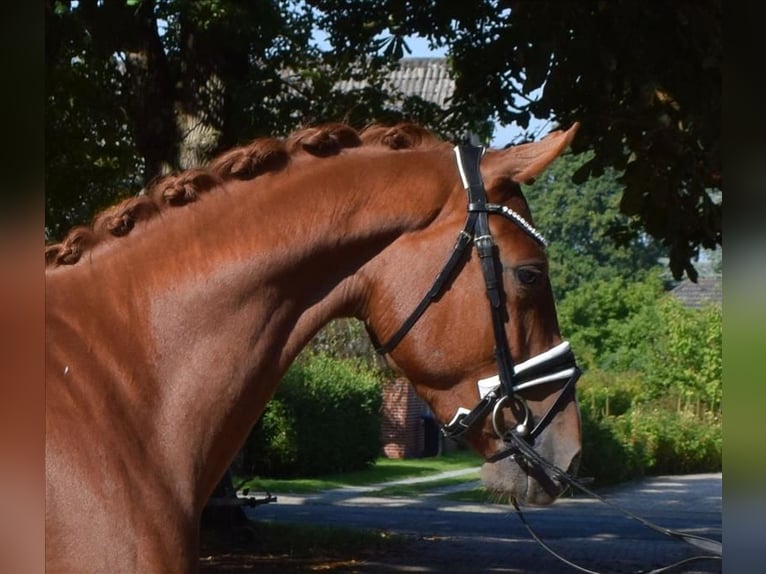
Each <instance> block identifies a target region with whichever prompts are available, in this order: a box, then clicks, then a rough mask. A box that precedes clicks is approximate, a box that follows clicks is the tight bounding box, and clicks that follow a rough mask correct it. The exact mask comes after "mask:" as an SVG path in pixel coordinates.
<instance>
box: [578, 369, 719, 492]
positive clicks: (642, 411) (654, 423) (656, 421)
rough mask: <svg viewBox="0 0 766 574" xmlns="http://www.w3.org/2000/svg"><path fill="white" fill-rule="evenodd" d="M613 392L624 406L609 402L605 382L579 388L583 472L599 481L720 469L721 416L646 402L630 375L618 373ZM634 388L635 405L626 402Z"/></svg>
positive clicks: (632, 402)
mask: <svg viewBox="0 0 766 574" xmlns="http://www.w3.org/2000/svg"><path fill="white" fill-rule="evenodd" d="M609 388H610V389H611V390H610V392H611V393H612V395H613V396H614V397H620V398H619V399H618V400H617V401H615V403H616V404H619V407H616V408H614V409H613V410H612V411H611V412H610V411H608V410H607V409H606V408H605V404H606V400H605V398H604V397H605V393H604V388H603V387H601V386H600V385H599V384H598V383H595V384H591V385H590V386H587V385H584V386H583V388H582V389H581V391H580V393H579V397H580V412H581V416H582V430H583V456H582V462H581V465H580V475H582V476H592V477H593V478H594V479H595V483H596V484H599V485H603V484H613V483H617V482H621V481H624V480H630V479H633V478H638V477H641V476H644V475H656V474H684V473H694V472H716V471H720V470H721V469H722V455H723V432H722V423H721V419H720V417H718V416H716V415H715V414H714V413H709V412H708V413H702V414H698V413H696V412H695V411H694V410H688V409H687V410H678V409H677V408H676V407H675V406H669V405H667V404H665V403H664V402H662V401H657V402H646V401H645V400H644V399H643V398H642V397H641V393H640V387H637V386H635V380H632V379H631V378H630V377H619V376H618V377H615V380H614V381H613V382H612V383H611V384H610V387H609ZM631 393H632V399H630V406H629V407H628V408H624V407H625V402H626V401H627V400H629V399H628V396H629V395H630V394H631Z"/></svg>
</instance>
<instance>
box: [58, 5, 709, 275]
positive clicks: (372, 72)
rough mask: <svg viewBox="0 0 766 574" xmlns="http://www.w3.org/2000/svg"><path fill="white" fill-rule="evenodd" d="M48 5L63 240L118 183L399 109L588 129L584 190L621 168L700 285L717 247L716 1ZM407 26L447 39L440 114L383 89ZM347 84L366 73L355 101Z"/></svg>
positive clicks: (451, 122) (630, 195)
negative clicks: (700, 271) (247, 143)
mask: <svg viewBox="0 0 766 574" xmlns="http://www.w3.org/2000/svg"><path fill="white" fill-rule="evenodd" d="M45 5H46V50H47V59H46V62H47V66H46V68H47V70H46V80H47V85H48V86H49V88H48V93H47V106H48V113H47V114H46V124H47V125H46V132H47V133H46V143H47V144H48V150H47V153H46V159H47V163H48V178H49V179H48V193H47V198H48V199H47V212H46V216H47V220H46V224H47V227H48V229H49V232H50V233H51V234H52V235H53V236H56V235H59V234H60V232H61V231H62V228H66V227H68V226H69V225H71V224H72V223H81V222H82V216H83V215H85V214H87V213H90V212H92V210H93V206H96V205H100V204H103V203H107V202H109V201H110V200H111V199H113V197H114V194H115V193H116V191H115V190H119V189H122V188H125V189H131V190H135V189H134V188H135V187H136V186H139V185H140V184H143V183H146V182H147V180H148V179H150V178H151V177H154V176H156V175H157V174H158V173H162V172H163V171H166V170H171V169H178V168H183V167H187V166H188V165H189V164H190V163H194V162H195V161H198V160H200V159H202V158H204V157H206V156H209V154H211V153H213V152H214V151H216V150H217V149H220V148H221V147H226V146H228V145H232V144H233V143H236V142H239V141H241V140H243V139H251V138H253V137H255V136H258V135H262V134H265V133H272V134H280V133H284V132H286V131H289V130H291V129H293V128H295V127H296V126H299V125H302V124H306V123H312V122H316V121H324V120H338V119H342V120H346V121H349V122H350V123H353V124H358V125H361V124H363V123H365V122H367V121H370V120H372V119H379V120H380V119H382V120H387V119H393V118H401V117H405V116H406V117H409V118H410V119H414V120H417V121H420V122H421V123H424V124H425V125H427V126H429V127H432V128H437V129H438V130H440V131H442V133H458V130H459V128H460V127H461V126H462V127H465V126H469V125H473V126H475V125H481V124H482V122H486V121H487V119H488V118H494V119H497V120H499V121H501V122H502V123H506V124H509V123H513V122H516V123H518V124H519V125H520V126H522V127H523V128H526V127H528V126H529V122H530V120H531V119H532V118H542V119H547V120H550V122H551V123H552V124H555V123H558V124H561V125H564V126H566V125H569V124H571V123H572V122H575V121H578V122H580V123H581V129H580V131H579V133H578V136H577V138H576V139H575V141H574V144H573V149H574V151H575V152H576V153H582V152H586V151H588V152H593V153H592V154H590V155H588V156H587V158H588V159H587V161H585V162H584V163H583V165H582V166H581V167H580V169H578V170H577V171H576V172H575V173H574V174H573V177H574V181H575V183H582V182H584V181H585V180H586V179H588V178H589V177H594V176H599V175H600V174H602V173H604V172H605V170H607V169H608V168H613V169H614V170H615V171H616V173H617V174H619V177H620V179H621V181H622V183H623V184H624V187H623V189H622V195H621V198H620V203H619V205H620V210H621V211H622V213H623V214H625V215H627V216H631V217H635V218H636V221H637V222H639V223H640V225H641V226H642V228H643V230H644V231H645V232H646V233H648V234H649V235H650V236H652V237H654V238H656V239H657V240H659V241H662V242H663V244H664V245H665V247H666V249H667V250H668V253H669V259H670V268H671V270H672V272H673V274H674V276H675V277H676V278H680V277H681V276H682V275H683V274H684V273H687V274H688V275H689V276H690V277H692V278H694V277H695V276H696V271H695V269H694V267H693V265H692V261H693V259H694V257H695V254H696V253H697V251H698V250H699V248H700V247H704V248H715V247H716V246H717V245H720V244H721V241H722V236H721V205H720V204H719V203H718V202H716V201H714V200H713V199H712V197H714V194H712V193H711V192H718V191H722V188H723V181H722V177H721V146H720V141H721V129H720V115H721V109H722V107H721V65H722V8H721V2H720V0H679V1H674V2H670V1H662V2H652V3H646V2H643V3H642V2H634V1H632V0H613V1H610V2H605V1H603V0H583V1H580V2H558V1H553V0H536V1H534V2H531V1H528V0H472V1H465V2H452V1H451V0H450V1H448V0H425V1H423V2H405V1H402V0H372V1H370V0H297V1H291V2H277V1H276V0H264V1H259V2H250V1H246V0H79V1H78V2H69V1H65V0H46V3H45ZM316 34H319V35H322V36H323V37H324V38H326V40H327V48H326V49H323V48H320V47H319V45H318V44H317V42H316V41H315V40H314V37H315V35H316ZM412 35H417V36H421V37H424V38H427V39H428V40H429V41H430V42H431V44H432V46H434V47H444V48H446V50H447V53H448V55H449V58H450V62H451V63H452V67H453V69H454V74H455V79H456V93H455V94H454V98H453V99H452V102H451V104H450V105H449V107H448V109H446V110H440V109H438V108H435V107H434V106H429V105H427V104H425V103H424V102H423V101H422V100H420V101H417V100H409V101H407V102H405V103H404V104H403V105H395V98H391V97H390V95H389V94H386V93H385V92H386V91H385V89H384V81H383V80H384V78H385V75H386V72H387V71H388V70H389V69H390V67H391V66H393V65H395V63H396V61H397V60H398V58H400V57H401V56H404V55H406V54H407V50H408V46H407V38H408V37H409V36H412ZM344 78H345V79H348V78H356V79H364V80H365V81H366V82H367V84H366V87H363V88H359V89H357V90H355V91H353V92H351V93H348V92H346V93H344V92H341V91H339V90H338V89H337V85H338V81H339V80H340V79H344ZM485 135H488V134H486V133H485ZM138 166H141V169H142V171H143V173H139V172H138V170H137V167H138ZM107 182H111V183H112V185H111V186H110V187H107V185H106V183H107Z"/></svg>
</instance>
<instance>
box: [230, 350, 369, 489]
mask: <svg viewBox="0 0 766 574" xmlns="http://www.w3.org/2000/svg"><path fill="white" fill-rule="evenodd" d="M381 403H382V399H381V392H380V383H379V381H378V377H377V376H376V374H375V372H374V371H373V370H372V369H370V368H369V367H366V366H364V365H363V364H362V363H360V362H358V361H353V360H349V359H335V358H331V357H329V356H327V355H325V354H322V353H316V354H308V355H306V356H304V357H302V358H301V359H299V360H298V361H297V362H296V363H294V364H293V365H292V366H291V367H290V369H289V370H288V372H287V374H286V375H285V376H284V378H283V379H282V382H281V383H280V385H279V387H278V389H277V391H276V393H275V395H274V397H273V398H272V399H271V401H270V402H269V404H268V405H267V407H266V410H265V412H264V413H263V416H262V417H261V419H260V420H259V421H258V423H257V424H256V425H255V427H254V428H253V430H252V432H251V433H250V436H249V437H248V439H247V441H246V443H245V446H244V448H243V449H242V453H241V468H240V469H238V473H240V474H256V475H260V476H273V477H294V476H316V475H320V474H329V473H336V472H346V471H349V470H357V469H361V468H365V467H366V466H368V465H369V464H371V463H372V462H373V461H374V460H375V459H376V457H377V456H378V454H379V452H380V407H381Z"/></svg>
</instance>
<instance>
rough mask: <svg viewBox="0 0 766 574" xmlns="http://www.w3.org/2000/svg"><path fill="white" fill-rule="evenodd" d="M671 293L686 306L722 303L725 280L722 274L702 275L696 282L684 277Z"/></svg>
mask: <svg viewBox="0 0 766 574" xmlns="http://www.w3.org/2000/svg"><path fill="white" fill-rule="evenodd" d="M671 293H672V294H673V295H674V296H675V297H676V298H677V299H678V300H679V301H681V303H683V304H684V306H686V307H693V308H697V309H698V308H700V307H704V306H705V305H709V304H710V303H715V304H717V305H721V304H722V301H723V281H722V278H721V276H717V277H700V278H698V279H697V282H696V283H692V282H691V281H689V280H688V279H684V280H683V281H681V283H679V284H678V285H677V286H676V287H675V288H674V289H673V290H672V291H671Z"/></svg>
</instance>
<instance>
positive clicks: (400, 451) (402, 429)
mask: <svg viewBox="0 0 766 574" xmlns="http://www.w3.org/2000/svg"><path fill="white" fill-rule="evenodd" d="M425 412H426V405H425V403H424V402H423V401H422V400H421V399H420V397H418V396H417V394H416V393H415V390H414V389H413V388H412V385H411V384H410V383H409V381H407V379H404V378H399V379H394V380H393V381H389V382H387V383H385V384H384V385H383V413H382V414H383V416H382V420H381V429H380V432H381V443H382V445H383V454H384V455H385V456H387V457H388V458H413V457H418V456H421V454H422V452H423V421H422V419H421V416H422V415H423V414H424V413H425Z"/></svg>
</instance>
